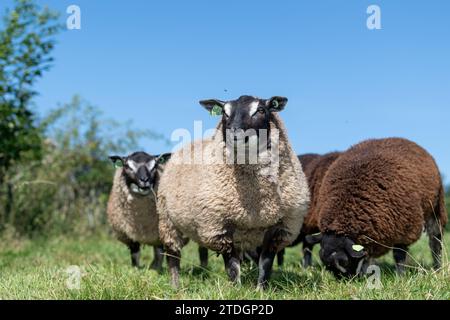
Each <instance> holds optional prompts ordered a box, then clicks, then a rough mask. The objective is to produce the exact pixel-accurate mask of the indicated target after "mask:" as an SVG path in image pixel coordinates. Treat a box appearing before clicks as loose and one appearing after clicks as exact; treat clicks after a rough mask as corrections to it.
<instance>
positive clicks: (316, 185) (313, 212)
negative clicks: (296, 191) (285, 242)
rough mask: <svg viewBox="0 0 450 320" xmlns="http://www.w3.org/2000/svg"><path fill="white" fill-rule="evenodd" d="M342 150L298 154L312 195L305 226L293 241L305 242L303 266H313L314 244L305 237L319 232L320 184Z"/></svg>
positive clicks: (280, 259)
mask: <svg viewBox="0 0 450 320" xmlns="http://www.w3.org/2000/svg"><path fill="white" fill-rule="evenodd" d="M340 154H341V153H340V152H331V153H327V154H324V155H318V154H311V153H308V154H304V155H300V156H298V159H299V160H300V163H301V164H302V167H303V171H304V172H305V175H306V179H307V180H308V186H309V192H310V195H311V204H310V206H309V209H308V213H307V214H306V216H305V220H304V221H303V226H302V229H301V231H300V235H299V236H298V238H297V239H296V240H295V241H294V242H293V243H292V245H291V247H292V246H295V245H297V244H299V243H300V242H302V243H303V266H304V267H305V268H307V267H309V266H311V263H312V260H311V253H312V249H313V246H314V244H313V243H308V242H307V241H305V237H306V236H307V235H310V234H314V233H317V232H319V231H320V230H319V219H318V206H319V203H318V201H317V198H318V196H319V190H320V186H321V184H322V179H323V177H324V176H325V174H326V173H327V170H328V168H329V167H330V166H331V165H332V164H333V162H334V161H335V160H336V159H337V158H338V157H339V155H340ZM284 251H285V250H282V251H280V252H278V255H277V262H278V265H279V266H282V265H283V260H284Z"/></svg>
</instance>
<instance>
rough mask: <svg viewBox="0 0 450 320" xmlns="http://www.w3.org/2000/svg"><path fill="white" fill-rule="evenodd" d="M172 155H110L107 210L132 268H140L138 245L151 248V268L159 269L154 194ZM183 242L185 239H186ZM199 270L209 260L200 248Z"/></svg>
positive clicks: (159, 256) (159, 255) (159, 248)
mask: <svg viewBox="0 0 450 320" xmlns="http://www.w3.org/2000/svg"><path fill="white" fill-rule="evenodd" d="M170 156H171V154H169V153H166V154H162V155H160V156H151V155H149V154H147V153H145V152H134V153H132V154H130V155H129V156H127V157H122V156H117V155H115V156H111V157H110V159H111V160H112V161H113V163H114V164H115V166H116V167H117V169H116V172H115V175H114V182H113V187H112V190H111V193H110V197H109V200H108V207H107V216H108V220H109V223H110V224H111V227H112V229H113V231H114V233H115V234H116V237H117V238H118V240H119V241H121V242H122V243H124V244H125V245H127V246H128V248H129V250H130V254H131V265H132V266H134V267H139V257H140V246H141V244H147V245H151V246H153V249H154V260H153V262H152V264H151V266H150V267H151V268H153V269H156V270H160V269H161V267H162V263H163V248H162V245H161V242H160V240H159V232H158V215H157V212H156V201H155V197H156V192H157V188H158V183H159V180H160V177H161V174H162V171H163V169H164V166H165V162H166V161H168V159H169V158H170ZM185 241H186V240H185ZM199 254H200V259H201V265H202V267H206V265H207V263H208V261H207V259H208V254H207V249H204V248H199Z"/></svg>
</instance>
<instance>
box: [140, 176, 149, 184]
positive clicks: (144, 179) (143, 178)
mask: <svg viewBox="0 0 450 320" xmlns="http://www.w3.org/2000/svg"><path fill="white" fill-rule="evenodd" d="M139 181H140V182H142V183H146V182H149V181H150V177H139Z"/></svg>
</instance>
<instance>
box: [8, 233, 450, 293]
mask: <svg viewBox="0 0 450 320" xmlns="http://www.w3.org/2000/svg"><path fill="white" fill-rule="evenodd" d="M449 242H450V234H447V235H446V237H445V244H446V253H445V255H444V267H443V269H442V270H441V271H440V272H433V271H432V270H431V269H430V263H431V258H430V252H429V250H428V246H427V239H426V238H425V237H423V238H422V239H421V240H420V241H419V242H418V243H417V244H415V245H414V246H413V247H412V250H411V255H412V258H411V259H410V264H411V269H410V271H409V272H408V274H407V275H405V276H403V277H397V276H395V274H394V273H393V260H392V257H391V255H388V256H385V257H383V258H382V259H380V260H379V261H378V264H379V265H380V267H381V284H382V286H381V287H378V288H368V283H369V282H371V280H370V279H369V278H367V277H366V278H362V279H356V280H351V281H337V280H335V279H334V278H333V277H332V276H331V275H330V274H329V273H328V272H326V271H325V270H323V269H322V268H321V266H320V264H319V263H318V253H317V248H316V250H315V254H314V260H315V266H314V267H313V268H310V269H308V270H304V269H303V268H302V267H301V266H300V265H299V259H300V253H299V247H296V248H291V249H288V251H287V256H286V262H285V267H284V270H279V269H278V268H277V267H276V266H275V268H274V274H273V277H272V279H271V282H270V287H269V289H268V290H267V291H265V292H258V291H256V289H255V288H256V286H255V282H256V277H257V270H256V269H255V266H254V265H251V264H247V265H244V266H243V267H242V275H243V277H242V285H241V286H237V285H233V284H231V283H229V282H228V280H227V278H226V276H225V272H224V267H223V263H222V259H221V257H216V256H215V254H213V253H212V252H210V266H209V267H208V269H206V270H205V269H201V268H200V267H199V262H198V256H197V247H196V245H195V244H193V243H191V244H189V245H188V246H187V247H186V248H185V250H184V251H183V260H182V273H181V287H180V289H179V290H174V289H172V288H171V286H170V284H169V277H168V273H167V269H166V267H164V270H163V272H162V274H158V273H157V272H155V271H153V270H148V269H147V268H144V269H140V270H137V269H133V268H131V267H130V266H129V255H128V251H127V249H126V248H125V246H123V245H122V244H120V243H119V242H117V241H115V240H114V239H112V238H111V237H110V236H106V235H105V236H101V237H99V236H97V237H87V238H77V239H75V238H72V239H70V238H67V237H59V238H53V239H51V240H41V241H31V240H14V239H4V240H3V241H2V242H1V244H0V299H447V300H448V299H450V264H449V262H448V254H449V253H450V250H449V245H448V244H449ZM151 258H152V250H150V249H149V248H144V252H143V256H142V263H144V264H146V265H148V264H149V262H150V261H151ZM71 265H77V266H79V267H80V268H81V270H82V271H83V276H82V278H81V281H80V287H79V289H68V288H67V283H66V282H67V281H68V277H69V275H68V274H67V273H66V270H67V268H68V267H69V266H71ZM69 280H70V279H69Z"/></svg>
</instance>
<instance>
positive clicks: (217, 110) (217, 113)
mask: <svg viewBox="0 0 450 320" xmlns="http://www.w3.org/2000/svg"><path fill="white" fill-rule="evenodd" d="M210 113H211V115H212V116H220V115H222V108H221V107H220V106H218V105H217V104H216V105H215V106H214V107H213V108H212V109H211V112H210Z"/></svg>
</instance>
